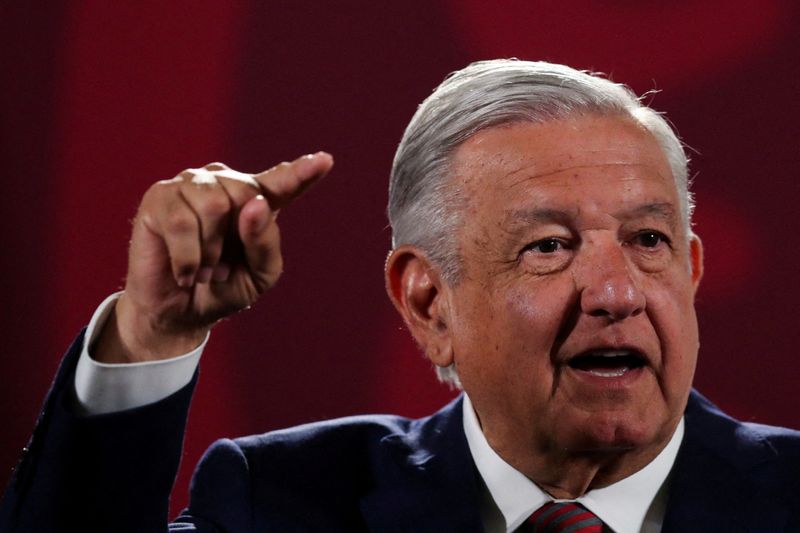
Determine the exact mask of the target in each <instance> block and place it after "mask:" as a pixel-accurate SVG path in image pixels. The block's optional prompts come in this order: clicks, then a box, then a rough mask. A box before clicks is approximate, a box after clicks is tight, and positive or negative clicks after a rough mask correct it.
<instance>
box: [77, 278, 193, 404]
mask: <svg viewBox="0 0 800 533" xmlns="http://www.w3.org/2000/svg"><path fill="white" fill-rule="evenodd" d="M120 294H122V293H121V292H117V293H115V294H112V295H111V296H109V297H108V298H106V299H105V300H103V303H101V304H100V306H99V307H98V308H97V310H96V311H95V312H94V315H92V320H91V321H90V322H89V327H88V328H87V329H86V335H85V336H84V339H83V349H82V351H81V355H80V359H78V367H77V369H76V370H75V394H76V397H77V400H78V408H79V410H80V411H81V412H82V413H84V414H89V415H99V414H105V413H114V412H117V411H124V410H126V409H133V408H135V407H141V406H143V405H147V404H150V403H155V402H157V401H159V400H162V399H164V398H166V397H167V396H169V395H171V394H173V393H175V392H177V391H179V390H180V389H181V388H183V387H184V386H186V385H187V384H188V383H189V382H190V381H191V380H192V376H193V375H194V372H195V370H196V369H197V365H198V363H199V362H200V355H201V354H202V353H203V349H204V348H205V346H206V343H207V342H208V338H209V335H206V338H205V339H203V342H202V343H201V344H200V346H198V347H197V348H195V349H194V350H192V351H191V352H189V353H187V354H184V355H181V356H178V357H173V358H171V359H164V360H160V361H147V362H144V363H127V364H125V363H121V364H109V363H100V362H98V361H95V360H94V359H92V358H91V356H90V355H89V346H91V345H92V343H93V342H94V340H95V337H97V334H98V333H99V331H100V330H101V329H102V326H103V325H104V324H105V322H106V319H107V318H108V314H109V313H110V312H111V310H112V309H113V308H114V304H115V303H116V301H117V299H118V298H119V296H120Z"/></svg>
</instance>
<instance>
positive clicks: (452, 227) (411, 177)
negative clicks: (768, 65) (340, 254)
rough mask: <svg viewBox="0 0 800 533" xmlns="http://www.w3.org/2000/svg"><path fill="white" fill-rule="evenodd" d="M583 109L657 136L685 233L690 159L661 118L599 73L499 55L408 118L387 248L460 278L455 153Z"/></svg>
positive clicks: (457, 75) (393, 183)
mask: <svg viewBox="0 0 800 533" xmlns="http://www.w3.org/2000/svg"><path fill="white" fill-rule="evenodd" d="M586 114H600V115H619V116H623V117H628V118H631V119H633V120H635V121H636V122H638V123H639V124H641V125H642V126H643V127H644V128H645V129H647V130H648V131H649V132H650V133H651V134H652V135H653V136H654V137H655V139H656V141H657V142H658V144H659V146H660V147H661V149H662V150H663V152H664V155H665V156H666V158H667V161H668V162H669V165H670V168H671V170H672V175H673V178H674V179H675V186H676V188H677V190H678V196H679V199H680V211H681V216H682V220H683V222H684V227H685V229H686V234H687V235H688V234H689V228H690V226H691V216H692V210H693V208H694V201H693V198H692V194H691V192H690V191H689V181H688V158H687V156H686V153H685V151H684V149H683V145H682V144H681V142H680V140H679V139H678V136H677V135H676V133H675V131H673V129H672V127H671V126H670V125H669V123H668V122H667V121H666V120H665V119H664V117H663V116H661V115H660V114H659V113H658V112H656V111H654V110H653V109H651V108H649V107H647V106H646V105H644V104H643V103H642V101H641V99H640V98H638V97H637V96H636V95H635V94H634V93H633V92H632V91H631V90H630V89H629V88H628V87H626V86H625V85H622V84H619V83H614V82H612V81H610V80H608V79H606V78H603V77H600V76H599V75H597V74H593V73H589V72H585V71H579V70H575V69H573V68H570V67H567V66H565V65H556V64H552V63H546V62H543V61H537V62H533V61H519V60H516V59H496V60H491V61H479V62H476V63H472V64H471V65H469V66H467V67H466V68H464V69H462V70H459V71H456V72H453V73H452V74H450V75H449V76H448V77H447V78H445V80H444V81H443V82H442V83H441V85H439V87H437V88H436V89H435V90H434V91H433V94H431V95H430V96H429V97H428V98H426V99H425V101H424V102H422V104H420V106H419V108H418V109H417V112H416V113H415V114H414V116H413V117H412V119H411V122H409V124H408V127H407V128H406V131H405V133H404V134H403V138H402V140H401V141H400V145H399V146H398V148H397V153H396V154H395V158H394V164H393V165H392V174H391V179H390V182H389V206H388V215H389V222H390V224H391V226H392V246H393V247H395V248H396V247H397V246H400V245H402V244H411V245H415V246H417V247H419V248H420V249H421V250H423V251H424V253H425V254H426V255H427V256H428V258H429V259H430V260H431V261H432V262H433V263H434V264H435V265H436V266H437V267H438V268H439V269H440V270H441V273H442V277H443V279H444V280H445V281H446V282H447V283H450V284H455V283H458V281H459V277H460V276H459V275H460V271H461V265H460V256H459V251H458V247H457V239H456V238H455V235H456V234H457V228H458V227H459V224H460V220H461V216H462V212H463V211H462V209H460V207H461V206H463V201H464V198H462V197H461V191H460V190H458V189H457V188H456V187H451V186H449V182H448V175H449V167H450V161H451V157H452V155H453V153H454V152H455V150H456V149H457V148H458V147H459V146H460V145H461V143H463V142H464V141H466V140H467V139H469V138H470V137H471V136H473V135H475V134H476V133H477V132H479V131H481V130H485V129H487V128H491V127H495V126H501V125H507V124H511V123H518V122H531V123H535V124H541V123H544V122H548V121H553V120H559V119H564V118H567V117H569V116H573V115H586ZM437 372H438V374H439V379H440V380H442V381H445V382H450V383H451V384H453V385H455V386H460V385H459V381H458V375H457V373H456V371H455V368H454V367H453V365H450V366H449V367H446V368H437Z"/></svg>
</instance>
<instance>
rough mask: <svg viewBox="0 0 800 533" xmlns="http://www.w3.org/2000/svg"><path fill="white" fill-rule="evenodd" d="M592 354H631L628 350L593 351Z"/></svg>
mask: <svg viewBox="0 0 800 533" xmlns="http://www.w3.org/2000/svg"><path fill="white" fill-rule="evenodd" d="M592 355H595V356H598V357H624V356H626V355H630V352H629V351H627V350H603V351H602V352H592Z"/></svg>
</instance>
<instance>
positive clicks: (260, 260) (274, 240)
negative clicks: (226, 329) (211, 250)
mask: <svg viewBox="0 0 800 533" xmlns="http://www.w3.org/2000/svg"><path fill="white" fill-rule="evenodd" d="M276 216H277V211H274V210H273V209H272V208H270V206H269V203H268V202H267V200H266V199H265V198H264V197H263V196H262V195H260V194H259V195H258V196H256V197H254V198H251V199H250V200H249V201H248V202H247V203H245V204H244V206H242V209H241V211H240V212H239V227H238V229H239V238H240V239H241V241H242V244H243V245H244V254H245V259H246V261H247V266H248V268H249V270H250V274H251V275H252V276H253V282H254V283H255V284H256V288H257V289H258V291H259V292H263V291H265V290H266V289H268V288H270V287H271V286H272V285H274V284H275V282H276V281H278V277H279V276H280V274H281V271H282V270H283V258H282V257H281V250H280V244H281V243H280V232H279V230H278V224H277V222H276V220H275V219H276Z"/></svg>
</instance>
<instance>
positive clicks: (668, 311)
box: [647, 279, 699, 394]
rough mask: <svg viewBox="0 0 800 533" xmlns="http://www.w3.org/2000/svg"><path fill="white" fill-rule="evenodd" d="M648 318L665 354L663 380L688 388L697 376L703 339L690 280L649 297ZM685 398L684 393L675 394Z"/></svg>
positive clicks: (662, 286)
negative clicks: (698, 324)
mask: <svg viewBox="0 0 800 533" xmlns="http://www.w3.org/2000/svg"><path fill="white" fill-rule="evenodd" d="M647 307H648V314H649V316H650V321H651V322H652V324H653V327H654V328H655V330H656V334H657V335H658V339H659V342H660V343H661V351H662V361H661V365H662V373H663V379H664V380H665V381H666V382H667V383H668V384H670V385H672V386H673V387H677V388H679V389H682V388H687V391H688V386H689V385H690V384H691V380H692V377H693V376H694V368H695V363H696V361H697V350H698V348H699V335H698V327H697V315H696V313H695V309H694V292H693V289H692V285H691V283H690V281H689V280H688V279H686V280H683V279H680V280H675V281H672V282H665V283H661V284H659V286H658V288H657V289H654V290H651V291H650V294H649V295H648V304H647ZM673 392H675V393H680V394H682V392H683V391H681V390H675V391H673Z"/></svg>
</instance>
